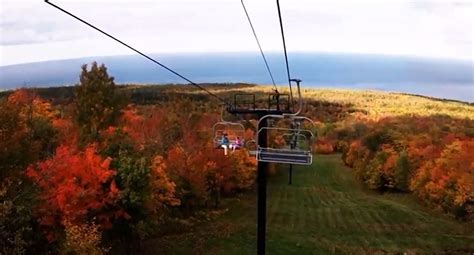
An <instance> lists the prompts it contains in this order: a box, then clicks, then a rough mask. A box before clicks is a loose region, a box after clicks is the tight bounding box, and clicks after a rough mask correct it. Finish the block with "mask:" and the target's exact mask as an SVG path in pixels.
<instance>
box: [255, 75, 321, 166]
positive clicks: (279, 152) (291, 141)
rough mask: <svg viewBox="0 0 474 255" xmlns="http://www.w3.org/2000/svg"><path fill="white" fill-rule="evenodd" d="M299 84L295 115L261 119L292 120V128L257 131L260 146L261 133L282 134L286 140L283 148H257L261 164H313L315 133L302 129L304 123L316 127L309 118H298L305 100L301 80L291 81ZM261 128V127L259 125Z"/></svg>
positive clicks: (268, 116)
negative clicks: (302, 95) (297, 106)
mask: <svg viewBox="0 0 474 255" xmlns="http://www.w3.org/2000/svg"><path fill="white" fill-rule="evenodd" d="M291 81H295V82H296V83H297V89H298V96H299V109H298V111H297V112H296V113H294V114H283V115H272V114H270V115H265V116H263V117H262V118H260V119H259V121H258V122H259V123H260V122H261V121H267V122H268V121H269V120H271V121H273V122H276V121H278V120H285V119H287V120H290V127H288V128H284V127H263V128H260V129H259V130H257V134H256V138H257V145H258V137H259V135H260V134H261V132H267V133H271V132H276V133H280V134H281V136H282V137H283V138H284V141H285V144H284V145H282V146H275V145H273V146H272V145H267V147H261V146H257V154H256V158H257V160H258V161H261V162H270V163H281V164H297V165H311V164H312V163H313V154H312V152H311V140H312V138H314V135H313V132H311V130H307V129H301V124H302V123H303V122H309V123H310V124H311V125H314V123H313V121H312V120H311V119H309V118H308V117H304V116H298V115H299V114H300V113H301V110H302V106H303V100H302V97H301V90H300V86H299V83H300V82H301V81H300V80H296V79H295V80H291ZM259 126H260V125H259Z"/></svg>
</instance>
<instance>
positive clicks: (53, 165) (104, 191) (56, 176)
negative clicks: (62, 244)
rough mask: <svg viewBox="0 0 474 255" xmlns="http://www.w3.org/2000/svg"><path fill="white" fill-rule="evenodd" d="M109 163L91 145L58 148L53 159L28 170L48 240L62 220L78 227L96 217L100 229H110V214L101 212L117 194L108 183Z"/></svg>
mask: <svg viewBox="0 0 474 255" xmlns="http://www.w3.org/2000/svg"><path fill="white" fill-rule="evenodd" d="M109 163H110V159H105V160H104V159H102V158H101V157H100V156H98V155H97V154H96V153H95V147H94V146H88V147H86V148H85V151H84V152H76V151H74V150H72V149H71V148H70V147H68V146H60V147H58V148H57V150H56V153H55V155H54V157H52V158H51V159H48V160H45V161H43V162H40V163H38V164H37V165H36V166H30V167H29V168H28V170H27V175H28V177H30V178H31V179H32V180H33V181H34V182H35V183H36V184H37V186H38V187H39V189H40V196H39V197H40V199H41V201H42V203H41V204H40V206H39V207H38V211H37V212H38V216H39V222H40V224H41V225H43V226H45V229H46V232H47V237H48V239H49V240H50V241H52V240H54V239H55V237H56V236H55V234H56V233H57V232H56V230H57V227H58V226H61V225H62V224H63V223H64V222H65V221H67V222H71V223H77V224H81V223H85V222H87V220H88V219H92V218H93V217H97V219H98V220H99V221H100V222H99V223H100V224H101V225H102V226H103V227H109V226H110V217H111V216H112V215H110V214H107V213H105V212H104V211H103V210H102V209H103V208H104V207H105V206H107V205H110V204H113V203H114V201H115V200H116V199H117V197H118V195H119V191H118V189H117V188H116V186H115V183H114V182H113V181H112V180H111V179H112V178H111V177H112V176H113V175H114V174H115V171H114V170H112V169H109Z"/></svg>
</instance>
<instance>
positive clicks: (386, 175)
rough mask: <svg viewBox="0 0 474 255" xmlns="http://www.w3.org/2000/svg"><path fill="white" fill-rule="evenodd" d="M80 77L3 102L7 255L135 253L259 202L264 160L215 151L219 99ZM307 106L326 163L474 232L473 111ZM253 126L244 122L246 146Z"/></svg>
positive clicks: (418, 101)
mask: <svg viewBox="0 0 474 255" xmlns="http://www.w3.org/2000/svg"><path fill="white" fill-rule="evenodd" d="M79 75H80V82H79V83H78V84H77V85H75V86H70V87H56V88H30V89H27V88H21V89H16V90H14V91H6V92H1V93H0V175H1V186H0V201H1V202H2V203H1V207H0V215H1V216H2V217H0V247H1V250H0V254H25V253H27V254H31V253H35V254H47V253H53V254H56V253H59V254H107V253H111V254H124V253H125V254H136V253H140V252H137V251H140V250H142V249H144V246H146V243H147V240H167V238H169V237H170V236H173V235H174V234H175V233H180V232H186V231H188V230H189V231H191V229H193V228H196V226H199V223H203V222H204V223H205V224H212V222H217V221H218V218H219V217H220V215H222V214H225V213H227V212H228V210H227V209H228V208H227V205H228V203H227V202H226V201H228V200H229V199H238V198H240V197H241V196H242V195H243V194H244V195H245V194H255V178H256V163H257V162H256V159H255V156H251V155H249V153H248V152H247V151H246V149H245V148H243V149H241V150H236V151H235V152H233V153H231V154H230V155H227V156H226V155H224V153H223V152H222V151H221V150H218V149H216V148H215V145H214V143H213V139H214V133H213V130H212V126H213V124H214V123H216V122H217V121H219V119H220V117H221V106H220V105H219V103H218V102H217V101H216V100H215V99H213V98H211V97H209V96H208V95H207V94H204V93H202V92H201V91H199V90H198V89H196V88H193V87H190V86H187V85H175V84H167V85H146V86H144V85H134V84H121V85H117V84H116V83H115V81H114V78H113V77H112V76H111V75H109V74H108V72H107V68H106V67H105V66H104V65H99V64H97V63H95V62H94V63H92V64H90V65H83V66H82V70H81V73H80V74H79ZM202 86H205V87H206V88H207V89H209V90H210V91H212V92H214V93H217V94H218V95H220V96H222V97H223V98H225V99H227V100H228V101H232V100H233V95H234V94H235V93H243V92H245V93H254V94H255V95H256V100H257V103H259V104H264V103H265V100H266V99H267V93H269V92H270V91H271V87H267V86H259V85H255V84H202ZM279 90H280V91H282V92H283V93H284V92H285V88H279ZM303 97H304V108H303V111H302V115H304V116H307V117H309V118H311V119H312V120H313V121H314V122H315V125H314V126H313V127H311V128H312V131H313V132H314V133H315V134H316V136H315V138H314V139H313V140H312V141H311V147H312V151H313V152H314V153H315V154H316V155H315V157H316V158H317V157H318V155H325V154H331V155H334V156H337V157H340V158H341V159H342V161H343V162H344V164H345V165H346V166H348V167H350V168H351V169H352V170H351V174H352V176H353V177H354V178H355V179H356V180H357V181H358V182H359V183H360V184H361V185H363V187H364V188H365V189H367V190H368V192H369V191H370V192H372V191H374V192H376V193H377V194H379V195H380V196H383V195H384V194H406V195H407V196H411V197H413V198H414V199H415V200H416V201H418V203H419V204H420V205H422V206H423V207H424V208H425V209H426V210H429V211H430V212H433V213H441V214H443V215H445V217H448V218H450V219H451V220H452V221H456V222H458V223H459V224H462V225H465V226H472V223H473V222H474V156H473V155H474V105H472V104H470V103H465V102H459V101H449V100H440V99H433V98H426V97H422V96H416V95H408V94H399V93H388V92H377V91H355V90H342V89H339V90H336V89H304V90H303ZM254 124H255V122H254V121H244V122H243V125H244V126H245V128H246V131H245V137H244V138H245V139H252V138H253V137H254V136H255V130H254V129H252V127H253V126H254ZM271 139H272V140H273V141H274V142H277V140H278V139H281V137H271ZM279 171H282V169H281V167H279V166H277V165H270V169H269V174H271V175H272V174H273V175H277V172H279ZM270 181H271V180H270ZM458 223H456V224H458ZM468 235H470V236H471V237H472V235H473V233H468ZM459 248H466V249H473V250H466V251H467V252H472V251H474V248H473V247H472V246H469V247H459ZM155 254H156V253H155Z"/></svg>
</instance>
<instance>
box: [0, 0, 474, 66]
mask: <svg viewBox="0 0 474 255" xmlns="http://www.w3.org/2000/svg"><path fill="white" fill-rule="evenodd" d="M51 2H52V3H54V4H56V5H58V6H60V7H62V8H64V9H66V10H68V11H70V12H71V13H73V14H75V15H77V16H79V17H81V18H83V19H85V20H87V21H89V22H91V23H92V24H94V25H96V26H97V27H99V28H101V29H103V30H104V31H107V32H109V33H110V34H112V35H114V36H116V37H118V38H120V39H121V40H123V41H124V42H126V43H129V44H130V45H132V46H134V47H136V48H137V49H139V50H141V51H143V52H147V53H187V52H257V51H258V48H257V45H256V42H255V40H254V38H253V36H252V33H251V30H250V27H249V24H248V22H247V19H246V16H245V13H244V11H243V9H242V6H241V3H240V0H153V1H152V0H138V1H124V0H96V1H92V0H81V1H77V0H75V1H72V0H51ZM245 3H246V5H247V9H248V11H249V14H250V16H251V18H252V21H253V23H254V26H255V29H256V31H257V34H258V36H259V39H260V42H261V44H262V47H263V49H264V51H265V52H281V51H282V42H281V35H280V30H279V24H278V16H277V9H276V4H275V1H274V0H246V1H245ZM280 4H281V10H282V16H283V22H284V28H285V36H286V40H287V47H288V51H289V52H337V53H361V54H365V53H369V54H384V55H408V56H419V57H428V58H447V59H461V60H468V61H472V60H473V51H474V49H473V48H474V44H473V37H474V32H473V29H474V27H473V26H474V25H473V20H474V5H473V2H472V1H470V0H466V1H463V0H456V1H451V0H431V1H430V0H428V1H422V0H280ZM130 54H134V53H133V52H131V51H130V50H129V49H127V48H125V47H124V46H122V45H120V44H118V43H116V42H114V41H112V40H111V39H109V38H107V37H105V36H104V35H102V34H100V33H98V32H97V31H94V30H93V29H91V28H89V27H87V26H86V25H84V24H82V23H80V22H78V21H77V20H75V19H73V18H71V17H69V16H67V15H65V14H64V13H62V12H60V11H59V10H57V9H55V8H53V7H52V6H50V5H48V4H46V3H45V2H44V1H42V0H0V57H1V58H0V66H6V65H13V64H20V63H29V62H37V61H46V60H57V59H70V58H81V57H90V56H109V55H130Z"/></svg>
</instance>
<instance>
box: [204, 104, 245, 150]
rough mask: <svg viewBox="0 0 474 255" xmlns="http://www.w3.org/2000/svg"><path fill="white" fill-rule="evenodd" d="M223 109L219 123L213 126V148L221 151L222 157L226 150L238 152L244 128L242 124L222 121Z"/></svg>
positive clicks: (241, 144) (242, 139)
mask: <svg viewBox="0 0 474 255" xmlns="http://www.w3.org/2000/svg"><path fill="white" fill-rule="evenodd" d="M223 116H224V108H223V109H222V113H221V121H219V122H217V123H215V124H214V126H213V127H212V130H213V132H214V139H213V142H214V147H215V148H216V149H223V150H224V155H227V154H228V153H227V152H228V150H233V151H234V150H238V149H241V147H242V146H243V145H244V142H245V140H244V135H245V127H244V125H243V124H242V123H238V122H232V121H226V120H224V117H223Z"/></svg>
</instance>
